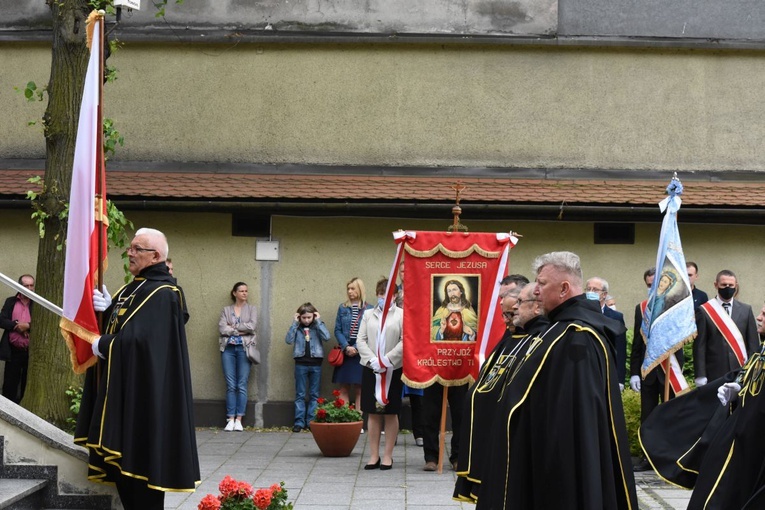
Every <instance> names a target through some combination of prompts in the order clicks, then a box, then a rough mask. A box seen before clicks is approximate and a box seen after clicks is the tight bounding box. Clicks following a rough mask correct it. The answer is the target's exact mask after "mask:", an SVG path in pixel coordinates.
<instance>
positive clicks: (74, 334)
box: [59, 11, 107, 373]
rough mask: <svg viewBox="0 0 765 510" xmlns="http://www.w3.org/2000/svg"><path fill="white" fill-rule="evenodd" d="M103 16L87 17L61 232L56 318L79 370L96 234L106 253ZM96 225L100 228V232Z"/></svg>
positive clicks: (92, 320) (92, 321)
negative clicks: (86, 54)
mask: <svg viewBox="0 0 765 510" xmlns="http://www.w3.org/2000/svg"><path fill="white" fill-rule="evenodd" d="M103 22H104V18H103V15H101V14H98V13H97V12H96V11H93V12H92V13H91V14H90V16H89V17H88V22H87V23H88V24H87V27H88V41H89V44H88V46H89V48H90V50H91V51H90V59H89V61H88V70H87V74H86V75H85V88H84V92H83V96H82V105H81V107H80V119H79V124H78V127H77V143H76V145H75V149H74V166H73V170H72V189H71V194H70V196H69V227H68V228H67V234H66V262H65V269H64V306H63V308H64V316H63V318H62V319H61V322H60V323H59V326H60V327H61V334H62V335H63V336H64V339H65V340H66V343H67V345H68V347H69V350H70V352H71V359H72V368H73V369H74V371H75V372H76V373H82V372H84V371H85V370H86V369H87V368H88V367H90V366H91V365H93V364H94V363H95V362H96V358H95V356H93V353H92V351H91V347H90V344H91V343H92V342H93V341H94V340H95V339H97V338H98V337H99V336H100V333H99V328H98V321H97V319H96V313H95V310H94V309H93V289H94V288H95V286H96V285H95V282H96V280H97V275H98V271H99V262H100V261H99V260H98V254H99V249H98V244H99V239H100V240H101V243H102V248H101V254H102V256H103V257H104V258H105V257H106V225H107V221H106V183H105V172H104V154H103V127H102V119H101V111H100V106H101V105H100V102H101V98H100V95H101V80H102V77H103V72H102V70H101V65H102V57H101V51H100V49H101V47H102V44H103V42H102V34H103ZM97 187H100V189H96V188H97ZM96 195H100V197H101V198H97V197H96ZM99 229H102V232H101V235H99Z"/></svg>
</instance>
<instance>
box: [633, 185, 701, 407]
mask: <svg viewBox="0 0 765 510" xmlns="http://www.w3.org/2000/svg"><path fill="white" fill-rule="evenodd" d="M682 193H683V185H682V184H681V183H680V180H679V179H677V177H674V178H673V179H672V182H671V183H670V184H669V186H667V194H668V195H669V197H667V198H665V199H664V200H662V202H661V203H660V204H659V207H660V209H661V211H662V212H665V211H666V214H665V215H664V221H663V222H662V225H661V234H660V236H659V249H658V253H657V256H656V278H655V279H654V282H653V285H652V286H651V290H650V291H649V294H648V295H649V297H648V301H647V302H646V303H645V305H644V306H643V323H642V325H641V329H640V331H641V333H642V335H643V338H644V339H645V345H646V350H645V358H644V359H643V365H642V367H641V371H642V374H643V377H645V376H646V374H647V373H648V372H650V371H651V370H653V369H654V368H655V367H656V366H658V365H661V367H662V369H664V370H665V372H666V367H665V366H664V364H663V362H664V361H665V360H667V359H669V360H670V367H669V368H670V377H669V381H670V384H671V385H672V389H673V391H674V392H675V394H680V393H682V392H684V391H686V390H687V389H688V383H687V382H686V380H685V378H684V377H683V374H682V367H681V366H680V365H679V363H678V362H677V359H676V358H675V355H674V353H675V351H677V350H678V349H682V348H683V345H684V344H685V343H687V342H691V341H693V339H694V338H695V337H696V320H695V314H694V310H693V295H692V294H691V289H692V287H691V282H690V281H689V280H688V273H687V270H686V266H685V255H684V254H683V245H682V243H681V242H680V231H679V230H678V228H677V212H678V210H679V209H680V205H681V204H682V201H681V199H680V195H681V194H682Z"/></svg>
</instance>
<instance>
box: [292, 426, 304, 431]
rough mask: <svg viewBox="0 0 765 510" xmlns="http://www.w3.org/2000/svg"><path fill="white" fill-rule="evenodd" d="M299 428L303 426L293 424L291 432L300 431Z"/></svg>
mask: <svg viewBox="0 0 765 510" xmlns="http://www.w3.org/2000/svg"><path fill="white" fill-rule="evenodd" d="M301 430H303V427H301V426H299V425H295V426H294V427H292V432H300V431H301Z"/></svg>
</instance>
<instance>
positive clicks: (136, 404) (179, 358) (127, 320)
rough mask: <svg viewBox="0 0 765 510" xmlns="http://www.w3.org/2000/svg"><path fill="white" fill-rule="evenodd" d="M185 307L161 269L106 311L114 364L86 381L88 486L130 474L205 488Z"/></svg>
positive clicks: (105, 347) (80, 434)
mask: <svg viewBox="0 0 765 510" xmlns="http://www.w3.org/2000/svg"><path fill="white" fill-rule="evenodd" d="M183 303H184V299H183V297H182V295H181V291H180V289H179V288H178V287H177V286H176V285H175V279H174V278H173V277H172V276H170V274H169V273H168V272H167V266H166V265H165V263H164V262H160V263H159V264H154V265H152V266H149V267H147V268H146V269H144V270H143V271H142V272H141V274H139V275H138V276H137V277H136V278H135V279H134V280H133V281H132V282H131V283H129V284H128V285H126V286H125V287H123V288H122V289H120V291H118V292H117V293H115V296H114V298H113V302H112V306H110V307H109V308H108V309H107V310H106V311H105V312H104V317H105V318H108V320H109V323H108V325H107V327H106V333H105V334H104V335H103V336H102V337H101V340H100V341H99V350H100V351H101V354H102V355H104V356H106V360H99V362H98V365H97V366H96V367H92V368H90V369H89V370H88V372H87V374H86V377H85V385H84V387H83V395H82V402H81V405H80V413H79V416H78V419H77V426H76V429H75V440H74V441H75V443H77V444H79V445H82V446H85V447H86V448H88V451H89V454H90V455H89V463H88V464H89V470H88V479H90V480H92V481H96V482H106V483H111V482H114V481H115V480H116V478H117V477H118V476H120V475H124V476H130V477H133V478H138V479H141V480H146V482H147V485H148V486H149V487H151V488H153V489H158V490H163V491H182V492H190V491H193V490H195V488H196V486H197V485H198V484H199V483H200V480H201V478H200V475H199V460H198V457H197V446H196V436H195V432H194V416H193V408H192V392H191V372H190V367H189V355H188V347H187V344H186V330H185V325H184V323H185V317H184V313H185V310H184V309H183ZM120 304H121V305H120ZM112 316H113V317H112ZM99 367H100V374H101V380H100V384H99V385H98V386H96V373H97V372H96V369H97V368H99Z"/></svg>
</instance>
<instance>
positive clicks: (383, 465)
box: [380, 462, 393, 471]
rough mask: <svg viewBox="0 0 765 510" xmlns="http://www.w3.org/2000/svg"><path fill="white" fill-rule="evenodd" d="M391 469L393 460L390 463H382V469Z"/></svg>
mask: <svg viewBox="0 0 765 510" xmlns="http://www.w3.org/2000/svg"><path fill="white" fill-rule="evenodd" d="M389 469H393V462H391V463H390V464H380V471H387V470H389Z"/></svg>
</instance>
